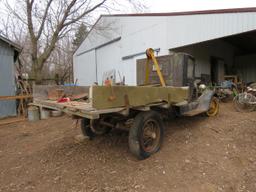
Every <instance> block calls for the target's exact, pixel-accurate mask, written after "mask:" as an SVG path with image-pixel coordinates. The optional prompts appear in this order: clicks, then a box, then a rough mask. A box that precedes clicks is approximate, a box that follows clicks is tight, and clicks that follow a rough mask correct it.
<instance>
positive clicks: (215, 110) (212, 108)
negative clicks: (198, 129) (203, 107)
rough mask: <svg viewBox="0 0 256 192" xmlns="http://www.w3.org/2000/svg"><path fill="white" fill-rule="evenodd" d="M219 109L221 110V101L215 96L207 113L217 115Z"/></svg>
mask: <svg viewBox="0 0 256 192" xmlns="http://www.w3.org/2000/svg"><path fill="white" fill-rule="evenodd" d="M218 110H219V103H218V101H217V99H216V98H213V99H212V101H211V103H210V108H209V110H208V111H207V115H208V116H210V117H212V116H215V115H217V113H218Z"/></svg>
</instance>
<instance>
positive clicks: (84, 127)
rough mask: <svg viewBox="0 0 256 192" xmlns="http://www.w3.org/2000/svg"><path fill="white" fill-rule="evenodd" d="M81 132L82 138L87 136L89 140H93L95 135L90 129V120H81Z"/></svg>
mask: <svg viewBox="0 0 256 192" xmlns="http://www.w3.org/2000/svg"><path fill="white" fill-rule="evenodd" d="M81 131H82V134H83V135H84V136H87V137H89V138H90V139H93V138H94V137H95V133H93V131H92V129H91V127H90V119H86V118H83V119H82V120H81Z"/></svg>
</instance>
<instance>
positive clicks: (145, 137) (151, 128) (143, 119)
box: [129, 111, 163, 159]
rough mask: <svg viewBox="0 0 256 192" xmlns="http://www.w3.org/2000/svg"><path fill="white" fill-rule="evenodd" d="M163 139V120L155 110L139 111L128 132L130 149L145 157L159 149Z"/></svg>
mask: <svg viewBox="0 0 256 192" xmlns="http://www.w3.org/2000/svg"><path fill="white" fill-rule="evenodd" d="M162 141H163V121H162V119H161V117H160V115H159V114H158V113H157V112H154V111H149V112H142V113H139V114H138V115H137V116H136V117H135V120H134V124H133V126H132V127H131V129H130V132H129V148H130V151H131V152H132V153H133V154H134V155H135V156H136V157H137V158H138V159H145V158H148V157H149V156H150V155H152V154H154V153H156V152H157V151H159V149H160V147H161V144H162Z"/></svg>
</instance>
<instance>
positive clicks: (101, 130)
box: [91, 119, 112, 135]
mask: <svg viewBox="0 0 256 192" xmlns="http://www.w3.org/2000/svg"><path fill="white" fill-rule="evenodd" d="M98 121H99V119H97V120H91V126H95V127H94V129H93V128H91V131H92V132H93V133H94V134H95V135H105V134H108V133H109V132H110V131H111V129H112V128H110V127H106V126H105V127H104V126H100V125H99V124H98Z"/></svg>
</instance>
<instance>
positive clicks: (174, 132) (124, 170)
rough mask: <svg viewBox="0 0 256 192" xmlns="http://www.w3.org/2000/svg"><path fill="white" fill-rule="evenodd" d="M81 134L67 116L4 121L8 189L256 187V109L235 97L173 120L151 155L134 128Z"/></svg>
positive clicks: (0, 173) (0, 162) (0, 129)
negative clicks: (133, 138)
mask: <svg viewBox="0 0 256 192" xmlns="http://www.w3.org/2000/svg"><path fill="white" fill-rule="evenodd" d="M79 134H81V132H80V129H79V126H77V127H76V124H75V121H74V120H72V119H70V118H67V117H65V116H64V117H60V118H50V119H49V120H42V121H39V122H36V123H30V122H23V123H15V124H11V125H6V126H0V191H1V192H6V191H36V192H40V191H43V192H45V191H54V192H55V191H95V192H96V191H100V192H101V191H138V192H140V191H147V192H151V191H152V192H157V191H159V192H160V191H163V192H164V191H168V192H172V191H174V192H176V191H177V192H190V191H191V192H216V191H217V192H218V191H220V192H221V191H225V192H240V191H241V192H242V191H244V192H249V191H250V192H255V191H256V112H253V113H247V114H244V113H238V112H235V111H234V109H233V107H232V104H221V109H220V114H219V115H218V116H217V117H213V118H207V117H204V116H197V117H191V118H179V119H175V120H172V121H170V122H167V123H166V130H165V138H164V143H163V146H162V149H161V151H160V152H158V153H157V154H155V155H153V156H152V157H150V158H148V159H146V160H144V161H139V160H137V159H136V158H135V157H133V156H132V155H131V154H130V152H129V149H128V134H127V133H126V132H120V131H115V132H111V133H110V134H108V135H105V136H101V137H97V138H95V139H94V140H93V141H89V140H84V141H78V140H77V139H75V137H76V136H77V135H79Z"/></svg>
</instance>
